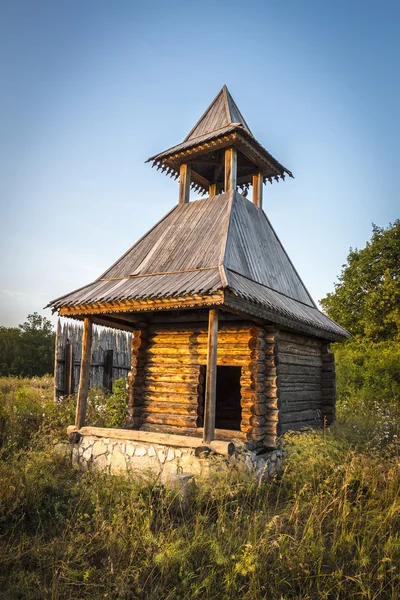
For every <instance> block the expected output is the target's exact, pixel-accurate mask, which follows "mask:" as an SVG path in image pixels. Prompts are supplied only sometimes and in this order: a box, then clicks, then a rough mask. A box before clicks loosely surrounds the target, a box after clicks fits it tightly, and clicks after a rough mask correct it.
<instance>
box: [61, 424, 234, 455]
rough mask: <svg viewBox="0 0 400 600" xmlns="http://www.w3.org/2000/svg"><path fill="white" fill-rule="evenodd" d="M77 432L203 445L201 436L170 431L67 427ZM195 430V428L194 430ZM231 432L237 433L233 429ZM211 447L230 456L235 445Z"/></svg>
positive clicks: (175, 444)
mask: <svg viewBox="0 0 400 600" xmlns="http://www.w3.org/2000/svg"><path fill="white" fill-rule="evenodd" d="M76 431H77V432H78V433H79V434H80V435H82V436H94V437H99V438H103V437H105V438H112V439H115V440H125V441H132V442H142V443H143V442H144V443H146V444H160V445H163V446H173V447H176V448H198V447H199V446H202V445H203V442H202V441H201V437H200V434H199V437H194V436H190V435H176V434H171V433H169V434H168V433H157V432H153V431H135V430H133V429H109V428H108V427H107V428H106V427H83V428H81V429H80V430H77V428H76V427H75V426H73V425H70V426H69V427H68V428H67V433H68V435H71V433H74V432H76ZM194 432H196V430H194ZM232 433H233V434H235V433H237V432H235V431H233V432H232ZM210 447H211V449H212V450H213V451H214V452H216V453H217V454H223V455H225V456H231V455H232V454H233V452H234V450H235V446H234V444H233V443H232V442H231V441H225V440H214V441H213V442H212V443H211V444H210Z"/></svg>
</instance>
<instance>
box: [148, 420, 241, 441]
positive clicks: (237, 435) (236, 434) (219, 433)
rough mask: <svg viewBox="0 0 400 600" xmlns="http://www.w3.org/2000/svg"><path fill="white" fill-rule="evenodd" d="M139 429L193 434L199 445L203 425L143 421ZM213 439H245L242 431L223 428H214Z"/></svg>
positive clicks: (183, 434) (185, 434)
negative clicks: (186, 425)
mask: <svg viewBox="0 0 400 600" xmlns="http://www.w3.org/2000/svg"><path fill="white" fill-rule="evenodd" d="M140 430H141V431H143V432H153V431H158V432H162V433H164V432H165V433H167V434H171V435H175V434H176V435H182V436H184V437H186V436H195V437H196V438H199V439H200V442H201V445H203V443H202V438H203V431H204V430H203V427H196V428H191V427H189V428H184V427H174V426H172V425H160V424H152V423H144V424H143V425H142V426H141V429H140ZM215 439H217V440H225V441H231V440H233V441H234V440H246V434H245V433H244V432H242V431H233V430H225V429H216V430H215Z"/></svg>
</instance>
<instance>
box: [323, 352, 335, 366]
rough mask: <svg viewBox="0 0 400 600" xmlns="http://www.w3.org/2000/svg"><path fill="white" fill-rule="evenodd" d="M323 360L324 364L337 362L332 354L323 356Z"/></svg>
mask: <svg viewBox="0 0 400 600" xmlns="http://www.w3.org/2000/svg"><path fill="white" fill-rule="evenodd" d="M321 358H322V362H323V363H334V362H335V355H334V354H332V353H330V352H329V353H328V354H321Z"/></svg>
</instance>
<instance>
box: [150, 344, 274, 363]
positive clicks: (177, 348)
mask: <svg viewBox="0 0 400 600" xmlns="http://www.w3.org/2000/svg"><path fill="white" fill-rule="evenodd" d="M146 352H147V354H154V355H157V356H158V355H160V356H175V355H176V356H188V355H190V356H197V355H204V354H205V355H206V354H207V346H206V345H204V346H200V345H199V344H190V345H187V346H185V345H172V344H171V345H168V346H159V345H157V344H156V345H154V346H149V347H148V348H147V350H146ZM218 352H219V353H220V354H227V355H229V356H236V355H241V356H242V355H244V356H253V355H254V357H255V358H256V357H259V360H263V359H264V358H265V352H264V351H262V350H250V349H249V348H248V347H247V344H229V345H227V344H225V345H223V344H220V343H219V342H218ZM252 353H253V354H252Z"/></svg>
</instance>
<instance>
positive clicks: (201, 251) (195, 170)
mask: <svg viewBox="0 0 400 600" xmlns="http://www.w3.org/2000/svg"><path fill="white" fill-rule="evenodd" d="M149 162H151V163H152V165H153V166H156V167H157V168H158V169H161V171H163V172H164V173H166V174H168V175H172V176H174V177H175V178H176V179H179V201H178V203H177V204H176V205H175V206H174V207H173V208H172V210H170V212H168V213H167V214H166V215H165V216H164V217H163V218H162V219H161V221H159V222H158V223H157V224H156V225H154V227H153V228H152V229H151V230H150V231H149V232H148V233H146V234H145V235H144V236H143V237H142V238H141V239H140V240H139V241H138V242H136V243H135V244H134V246H132V248H130V250H128V251H127V252H126V253H125V254H124V255H123V256H122V257H121V258H120V259H119V260H118V261H117V262H115V263H114V264H113V265H112V266H111V267H110V268H109V269H107V271H106V272H105V273H104V274H103V275H101V276H100V277H99V278H98V279H97V280H96V281H94V282H93V283H89V284H88V285H86V286H85V287H82V288H80V289H78V290H76V291H74V292H71V293H69V294H66V295H64V296H62V297H61V298H58V299H57V300H54V301H53V302H51V303H50V306H51V307H52V308H53V310H54V311H59V314H60V315H61V316H65V317H70V318H74V319H80V320H83V321H84V334H83V343H82V368H81V373H80V385H79V392H78V402H77V416H76V423H75V426H74V428H73V429H74V431H76V432H79V431H81V432H84V430H85V428H84V426H85V413H86V402H87V395H88V385H89V378H88V369H89V363H90V355H91V332H92V325H93V324H98V325H105V326H108V327H113V328H117V329H122V330H126V331H129V332H133V338H132V363H131V371H130V373H129V376H128V380H127V422H126V429H125V430H121V432H120V434H119V439H123V432H124V431H125V432H126V437H127V439H131V440H139V441H141V443H147V442H148V443H159V444H165V445H168V446H175V447H177V446H180V447H184V446H185V445H187V446H188V447H191V448H195V447H197V446H203V447H204V446H210V447H211V448H212V447H214V448H215V449H216V451H217V452H218V448H222V449H224V448H226V446H227V444H229V443H230V442H235V441H236V440H241V441H242V442H244V443H245V445H247V447H248V448H249V450H252V451H253V450H254V449H257V448H258V449H260V450H261V449H263V448H264V449H266V448H274V447H275V445H276V440H277V438H278V437H279V436H280V435H281V434H283V433H284V432H286V431H288V430H298V429H301V428H303V427H307V426H315V427H321V426H324V425H329V424H330V423H332V421H333V420H334V418H335V367H334V356H333V354H332V353H331V352H330V343H331V342H336V341H341V340H343V339H345V338H346V337H348V336H349V334H348V332H347V331H345V330H344V329H343V328H342V327H340V326H339V325H338V324H336V323H335V322H333V321H332V320H330V319H329V318H328V317H327V316H326V315H324V314H323V313H321V312H320V311H319V310H318V308H317V306H316V304H315V303H314V301H313V300H312V298H311V296H310V294H309V293H308V291H307V289H306V287H305V285H304V284H303V282H302V280H301V279H300V277H299V275H298V273H297V271H296V269H295V267H294V266H293V264H292V262H291V260H290V258H289V256H288V255H287V254H286V252H285V249H284V248H283V246H282V244H281V243H280V241H279V239H278V237H277V235H276V233H275V231H274V229H273V228H272V225H271V223H270V222H269V220H268V218H267V216H266V214H265V212H264V211H263V187H264V184H265V183H268V182H269V183H273V182H274V181H278V180H279V179H282V180H283V179H285V177H286V176H289V177H292V173H291V172H290V171H289V170H288V169H287V168H286V167H284V166H283V165H282V164H281V163H279V162H278V161H277V160H276V159H275V158H274V157H273V156H272V155H271V154H270V153H269V152H267V150H265V148H264V147H263V146H262V145H261V144H260V143H259V142H258V141H257V140H256V138H255V137H254V136H253V134H252V132H251V130H250V129H249V126H248V125H247V123H246V121H245V120H244V118H243V116H242V114H241V112H240V111H239V109H238V107H237V105H236V104H235V102H234V100H233V98H232V96H231V95H230V93H229V91H228V89H227V88H226V86H224V87H223V88H222V90H221V91H220V92H219V94H218V95H217V96H216V98H215V99H214V100H213V102H212V103H211V104H210V106H209V107H208V109H207V110H206V112H205V113H204V114H203V116H202V117H201V118H200V120H199V121H198V122H197V123H196V125H195V126H194V127H193V129H192V130H191V131H190V133H189V134H188V136H187V137H186V138H185V140H184V141H183V142H182V143H180V144H178V145H176V146H173V147H172V148H170V149H169V150H166V151H164V152H161V153H160V154H157V155H156V156H153V157H152V158H150V159H149ZM191 189H193V190H195V191H196V192H198V193H199V194H201V195H203V196H205V198H204V199H199V200H195V201H190V191H191ZM247 196H249V197H247ZM128 430H129V431H128ZM96 435H98V436H101V435H102V434H101V432H98V433H97V434H96ZM104 435H107V433H104ZM178 442H179V443H178ZM222 453H226V452H225V451H224V450H222Z"/></svg>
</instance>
